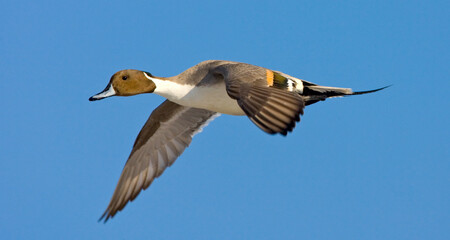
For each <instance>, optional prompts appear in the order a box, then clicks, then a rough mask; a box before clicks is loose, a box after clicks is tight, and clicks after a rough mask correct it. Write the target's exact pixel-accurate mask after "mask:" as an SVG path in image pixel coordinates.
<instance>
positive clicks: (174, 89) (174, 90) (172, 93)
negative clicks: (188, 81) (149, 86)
mask: <svg viewBox="0 0 450 240" xmlns="http://www.w3.org/2000/svg"><path fill="white" fill-rule="evenodd" d="M144 75H145V77H147V78H148V79H149V80H151V81H153V82H154V83H155V85H156V88H155V91H154V92H153V93H156V94H158V95H159V96H162V97H165V98H167V99H169V100H171V101H174V102H177V101H178V100H180V99H181V98H183V97H184V96H186V95H187V94H189V92H190V91H191V90H192V89H193V88H194V87H195V85H182V84H178V83H175V82H172V81H168V80H161V79H158V78H156V77H150V76H149V75H147V73H145V72H144Z"/></svg>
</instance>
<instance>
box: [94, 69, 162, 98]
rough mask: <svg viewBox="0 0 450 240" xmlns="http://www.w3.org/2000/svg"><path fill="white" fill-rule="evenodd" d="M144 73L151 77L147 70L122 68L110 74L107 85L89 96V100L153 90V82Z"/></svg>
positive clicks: (154, 86)
mask: <svg viewBox="0 0 450 240" xmlns="http://www.w3.org/2000/svg"><path fill="white" fill-rule="evenodd" d="M145 75H147V76H149V77H151V76H152V75H151V74H150V73H148V72H143V71H139V70H132V69H127V70H122V71H118V72H116V73H115V74H114V75H112V77H111V80H110V81H109V84H108V86H106V88H105V90H103V91H102V92H100V93H98V94H96V95H94V96H92V97H90V98H89V101H95V100H100V99H103V98H107V97H111V96H132V95H136V94H141V93H152V92H153V91H155V88H156V85H155V83H154V82H153V81H152V80H150V79H148V78H147V77H146V76H145Z"/></svg>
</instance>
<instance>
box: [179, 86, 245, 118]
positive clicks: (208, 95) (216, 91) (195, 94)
mask: <svg viewBox="0 0 450 240" xmlns="http://www.w3.org/2000/svg"><path fill="white" fill-rule="evenodd" d="M173 101H174V102H176V103H178V104H180V105H183V106H189V107H195V108H202V109H207V110H210V111H214V112H218V113H223V114H229V115H245V113H244V111H243V110H242V108H241V107H239V105H238V103H237V101H236V100H235V99H232V98H231V97H230V96H228V94H227V91H226V89H225V84H224V83H223V84H214V85H212V86H197V87H194V88H192V89H191V90H190V91H189V92H188V93H187V94H186V95H185V96H183V97H181V98H179V99H174V100H173Z"/></svg>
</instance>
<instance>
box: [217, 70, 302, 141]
mask: <svg viewBox="0 0 450 240" xmlns="http://www.w3.org/2000/svg"><path fill="white" fill-rule="evenodd" d="M215 74H216V75H220V76H221V77H223V79H224V81H225V84H226V88H227V93H228V95H229V96H230V97H231V98H233V99H236V100H237V102H238V104H239V106H240V107H241V108H242V110H244V112H245V114H246V115H247V116H248V117H249V118H250V120H251V121H252V122H253V123H254V124H256V126H258V127H259V128H261V129H262V130H263V131H265V132H267V133H270V134H275V133H280V134H282V135H286V134H287V133H288V132H290V131H292V129H294V127H295V123H296V122H299V121H300V114H303V108H304V107H305V103H304V101H303V98H302V97H301V96H300V95H299V94H298V93H295V92H291V91H288V90H285V89H280V88H276V87H274V86H273V71H271V70H268V69H265V68H262V67H258V66H253V65H249V64H244V63H238V64H225V65H221V66H219V67H217V68H216V69H215Z"/></svg>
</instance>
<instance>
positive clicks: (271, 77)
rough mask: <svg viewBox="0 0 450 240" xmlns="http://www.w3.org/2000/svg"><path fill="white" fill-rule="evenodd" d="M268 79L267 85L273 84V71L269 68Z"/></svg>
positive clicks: (267, 71)
mask: <svg viewBox="0 0 450 240" xmlns="http://www.w3.org/2000/svg"><path fill="white" fill-rule="evenodd" d="M266 80H267V85H269V86H273V72H272V71H270V70H269V69H267V70H266Z"/></svg>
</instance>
